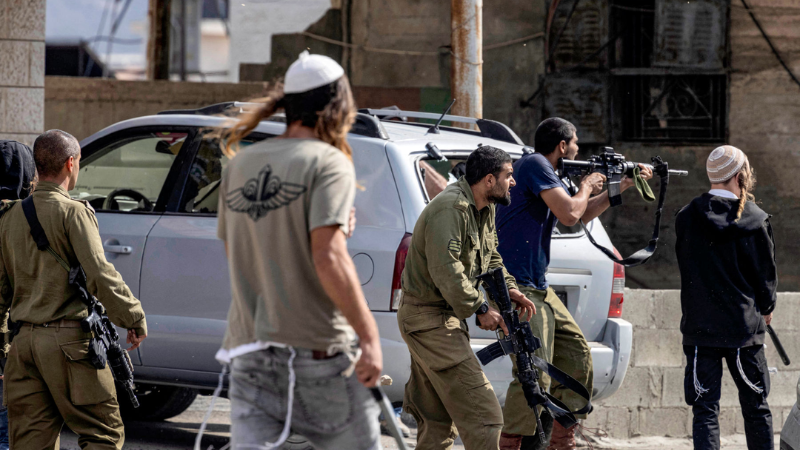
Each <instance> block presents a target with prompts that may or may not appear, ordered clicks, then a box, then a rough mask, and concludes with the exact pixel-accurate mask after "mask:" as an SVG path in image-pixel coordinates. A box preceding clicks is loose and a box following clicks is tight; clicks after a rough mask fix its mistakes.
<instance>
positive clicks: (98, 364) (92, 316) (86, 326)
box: [69, 266, 139, 408]
mask: <svg viewBox="0 0 800 450" xmlns="http://www.w3.org/2000/svg"><path fill="white" fill-rule="evenodd" d="M69 284H70V285H71V286H74V287H75V288H76V289H77V290H78V295H79V296H80V297H81V301H82V302H83V303H84V304H86V307H87V309H88V310H89V316H88V317H86V318H85V319H83V320H81V329H83V331H84V333H94V336H95V337H94V338H93V339H92V340H91V341H90V344H89V345H90V348H89V357H90V360H91V363H92V365H93V366H94V367H95V368H96V369H98V370H102V369H105V367H106V362H108V364H109V366H111V373H112V374H114V380H116V381H117V383H119V384H120V385H122V387H123V388H124V389H125V392H127V393H128V398H129V399H130V401H131V404H132V405H133V407H134V408H138V407H139V399H138V398H136V392H135V388H134V386H133V363H132V362H131V357H130V356H129V355H128V352H127V351H125V350H124V349H123V348H122V347H121V346H120V345H119V342H118V341H119V334H118V333H117V328H116V327H115V326H114V324H113V323H111V320H110V319H109V318H108V316H107V315H106V309H105V308H104V307H103V305H102V304H101V303H100V302H99V301H97V297H95V296H94V295H91V294H89V291H87V290H86V273H85V272H84V271H83V267H81V266H75V267H73V268H72V269H70V271H69Z"/></svg>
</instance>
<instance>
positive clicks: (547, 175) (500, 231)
mask: <svg viewBox="0 0 800 450" xmlns="http://www.w3.org/2000/svg"><path fill="white" fill-rule="evenodd" d="M514 179H515V180H516V182H517V185H516V186H514V187H512V188H511V204H510V205H509V206H502V205H498V208H497V218H496V222H497V236H498V239H499V241H500V242H499V246H498V248H497V250H498V251H499V252H500V255H501V256H502V257H503V264H504V265H505V267H506V269H507V270H508V272H509V273H510V274H511V275H512V276H513V277H514V278H516V280H517V283H519V284H521V285H524V286H529V287H532V288H535V289H541V290H544V289H547V279H545V273H547V266H548V265H549V264H550V238H551V236H552V235H553V228H554V227H555V226H556V223H557V221H558V219H557V218H556V216H555V214H553V212H552V211H550V208H548V206H547V204H546V203H545V202H544V200H542V198H541V197H540V196H539V194H540V193H541V192H542V191H546V190H548V189H553V188H558V187H561V188H563V189H564V190H565V191H566V192H567V194H568V195H569V190H568V189H567V186H566V185H565V184H564V183H563V182H562V181H561V180H560V179H559V178H558V175H556V171H555V169H554V168H553V165H552V164H550V161H548V160H547V158H545V157H544V156H542V155H541V154H539V153H533V154H528V155H525V156H523V157H522V158H520V159H519V160H517V162H515V163H514Z"/></svg>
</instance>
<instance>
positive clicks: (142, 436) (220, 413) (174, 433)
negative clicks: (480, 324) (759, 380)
mask: <svg viewBox="0 0 800 450" xmlns="http://www.w3.org/2000/svg"><path fill="white" fill-rule="evenodd" d="M210 400H211V397H207V396H199V397H197V400H195V402H194V403H193V404H192V406H190V407H189V409H188V410H186V411H185V412H184V413H183V414H181V415H179V416H176V417H173V418H172V419H169V420H167V421H163V422H128V423H126V424H125V434H126V440H125V447H124V448H125V450H191V449H193V448H194V441H195V438H196V436H197V432H198V430H199V429H200V424H201V423H202V421H203V416H204V415H205V413H206V411H207V410H208V406H209V404H210ZM416 431H417V430H416V429H414V428H412V429H411V438H409V439H407V440H406V442H407V444H408V447H409V448H414V447H416ZM229 438H230V402H229V401H228V400H227V399H219V400H217V402H216V404H215V405H214V411H212V413H211V417H210V419H209V421H208V426H207V429H206V433H205V435H204V436H203V442H202V444H201V446H200V448H201V449H202V450H222V449H223V448H225V446H226V444H228V440H229ZM779 441H780V436H779V435H775V449H776V450H778V449H779V444H778V443H779ZM381 443H382V444H383V448H384V449H386V450H397V444H396V443H395V442H394V440H393V439H392V438H390V437H389V436H382V437H381ZM460 444H461V443H460V442H458V443H457V444H456V445H455V446H454V447H453V449H454V450H464V446H463V445H460ZM721 444H722V448H724V449H726V450H745V449H747V444H746V443H745V438H744V435H735V436H729V437H724V438H722V442H721ZM581 448H587V449H588V448H595V449H603V450H650V449H674V450H684V449H687V450H688V449H691V448H692V442H691V439H688V438H665V437H639V438H634V439H628V440H619V439H609V438H593V440H592V442H591V444H589V443H585V442H583V443H582V445H581ZM61 449H62V450H79V449H80V447H79V446H78V438H77V436H75V435H74V434H73V433H72V432H71V431H69V430H65V431H64V432H63V433H62V434H61ZM226 450H227V449H226ZM293 450H294V449H293ZM298 450H299V449H298Z"/></svg>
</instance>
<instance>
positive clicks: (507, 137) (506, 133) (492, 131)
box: [358, 108, 525, 145]
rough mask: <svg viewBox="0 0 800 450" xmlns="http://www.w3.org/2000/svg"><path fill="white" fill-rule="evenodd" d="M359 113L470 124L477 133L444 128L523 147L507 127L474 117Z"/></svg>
mask: <svg viewBox="0 0 800 450" xmlns="http://www.w3.org/2000/svg"><path fill="white" fill-rule="evenodd" d="M358 112H359V113H362V114H365V115H369V116H373V117H382V118H384V119H383V120H387V119H389V118H402V119H407V118H412V119H430V120H438V119H439V118H440V117H441V118H442V119H443V120H447V121H450V122H460V123H471V124H475V125H477V126H478V130H480V131H479V132H476V131H474V130H468V129H466V128H458V127H445V128H447V130H448V131H455V132H457V133H465V134H472V135H476V134H479V135H480V136H482V137H486V138H489V139H495V140H498V141H503V142H508V143H511V144H517V145H525V143H524V142H522V139H520V138H519V136H517V134H516V133H514V130H512V129H511V128H509V127H508V125H506V124H504V123H501V122H497V121H496V120H489V119H476V118H474V117H464V116H453V115H450V114H445V115H444V116H442V115H441V114H439V113H430V112H417V111H402V110H397V109H371V108H365V109H359V110H358ZM404 123H407V124H408V125H424V126H426V127H429V126H430V124H418V123H414V122H404Z"/></svg>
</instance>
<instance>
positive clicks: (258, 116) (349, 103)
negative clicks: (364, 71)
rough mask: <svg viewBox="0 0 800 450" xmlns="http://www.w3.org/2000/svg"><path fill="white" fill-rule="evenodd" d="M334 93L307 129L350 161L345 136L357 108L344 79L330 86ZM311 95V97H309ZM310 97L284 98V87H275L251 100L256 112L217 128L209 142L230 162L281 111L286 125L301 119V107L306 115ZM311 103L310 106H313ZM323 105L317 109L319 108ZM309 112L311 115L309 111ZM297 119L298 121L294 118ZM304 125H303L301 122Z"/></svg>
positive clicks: (302, 95)
mask: <svg viewBox="0 0 800 450" xmlns="http://www.w3.org/2000/svg"><path fill="white" fill-rule="evenodd" d="M331 88H332V90H333V91H334V93H333V95H332V97H328V98H330V100H329V101H328V102H327V104H325V106H324V108H323V109H322V110H321V111H317V112H316V116H317V117H316V119H315V120H314V119H313V115H312V119H311V120H312V121H311V122H309V123H308V124H307V125H312V124H313V126H312V128H313V129H314V136H315V137H316V138H317V139H319V140H321V141H322V142H325V143H327V144H330V145H332V146H334V147H336V148H337V149H339V150H341V152H342V153H344V154H345V156H347V158H348V159H350V160H351V161H352V160H353V149H352V148H350V145H349V144H348V143H347V133H348V132H350V128H351V127H352V126H353V122H354V121H355V118H356V104H355V101H354V100H353V92H352V90H351V89H350V82H349V81H348V80H347V76H346V75H342V77H341V78H339V79H338V80H336V81H334V82H333V84H332V86H331ZM312 95H313V94H312ZM309 96H310V95H308V96H307V95H304V94H291V95H289V96H286V95H285V94H284V92H283V83H280V82H279V83H276V84H275V85H274V86H273V87H272V89H270V90H269V91H268V92H267V94H266V96H264V97H262V98H257V99H254V100H251V101H252V102H254V103H261V104H262V105H260V106H259V107H258V108H256V109H254V110H252V111H248V112H246V113H244V114H243V115H241V116H239V118H238V119H235V120H234V121H233V122H228V123H225V124H224V125H223V126H222V128H218V129H216V130H214V132H212V133H211V137H212V138H218V139H219V140H220V144H221V146H222V151H223V152H224V153H225V155H226V156H228V157H229V158H233V156H234V155H235V154H236V152H237V151H238V150H239V142H241V141H242V139H244V138H245V137H246V136H247V135H248V134H250V132H251V131H253V129H255V127H257V126H258V123H259V122H261V121H262V120H264V119H267V118H269V117H270V116H272V115H273V114H275V113H276V112H278V111H279V110H281V109H287V116H291V118H290V117H287V126H288V125H289V123H288V122H290V121H293V120H295V119H302V118H303V116H302V115H301V112H302V111H303V109H304V107H305V108H306V112H307V111H308V109H307V108H308V106H309V105H308V100H309V98H307V97H309ZM312 103H313V102H312ZM321 106H322V105H320V107H321ZM310 111H314V110H313V109H311V110H310ZM295 116H298V117H295ZM304 125H306V123H305V121H304Z"/></svg>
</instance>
